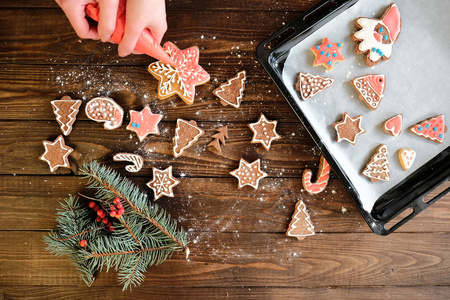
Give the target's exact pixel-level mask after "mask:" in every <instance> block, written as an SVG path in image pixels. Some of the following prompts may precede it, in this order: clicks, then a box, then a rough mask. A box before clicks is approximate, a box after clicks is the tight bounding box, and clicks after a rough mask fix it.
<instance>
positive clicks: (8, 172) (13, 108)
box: [0, 0, 450, 299]
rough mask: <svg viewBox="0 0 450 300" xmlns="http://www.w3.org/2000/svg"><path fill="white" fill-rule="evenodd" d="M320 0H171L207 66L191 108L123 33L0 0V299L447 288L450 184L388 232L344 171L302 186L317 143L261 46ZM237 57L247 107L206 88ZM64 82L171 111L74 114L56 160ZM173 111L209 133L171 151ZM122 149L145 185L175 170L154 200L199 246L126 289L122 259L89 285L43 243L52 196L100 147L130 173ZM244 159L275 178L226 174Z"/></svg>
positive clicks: (430, 291) (175, 26) (73, 92)
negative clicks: (299, 231) (315, 185)
mask: <svg viewBox="0 0 450 300" xmlns="http://www.w3.org/2000/svg"><path fill="white" fill-rule="evenodd" d="M317 2H318V1H317V0H302V1H284V0H280V1H268V0H260V1H254V0H251V1H238V0H230V1H223V0H208V1H200V0H195V1H177V0H172V1H167V8H168V11H167V14H168V24H169V30H168V32H167V34H166V36H165V39H164V40H170V41H175V42H176V43H177V45H178V46H179V47H180V48H181V49H183V48H187V47H189V46H193V45H197V46H198V47H199V48H200V50H201V56H200V64H201V65H202V66H203V67H204V68H205V69H206V70H207V71H208V72H209V73H210V74H211V82H210V83H208V84H206V85H203V86H201V87H199V88H198V89H197V91H198V96H197V97H196V101H195V103H194V104H193V105H192V106H187V105H185V104H184V103H183V102H182V101H181V100H180V99H179V98H176V97H172V98H169V99H166V100H158V99H157V98H156V87H157V81H156V80H155V79H154V78H153V77H152V76H151V75H150V74H149V73H148V72H147V66H148V64H149V63H150V62H152V60H151V59H150V58H149V57H145V56H130V57H127V58H119V57H118V56H117V55H116V53H117V46H115V45H111V44H102V43H100V42H96V41H88V40H80V39H79V38H78V37H77V36H76V35H75V33H74V31H73V29H72V28H71V26H70V24H69V22H68V21H67V19H66V17H65V16H64V14H63V13H62V11H61V10H60V9H59V8H58V7H57V6H56V4H55V3H54V1H50V0H46V1H34V0H26V1H2V2H0V33H1V34H0V52H1V53H2V55H1V57H0V172H1V175H0V176H1V179H0V180H1V188H0V299H19V298H22V297H24V298H32V299H34V298H37V299H59V298H61V299H82V298H94V299H139V298H148V299H158V298H161V299H167V298H168V297H173V298H189V299H195V298H206V297H207V298H211V299H212V298H226V297H227V298H230V299H242V298H257V299H264V298H278V299H290V298H303V299H309V298H315V299H317V298H319V299H322V298H323V299H339V298H355V299H386V298H389V299H391V298H396V299H416V298H419V299H444V298H447V299H448V297H449V295H450V286H449V285H450V272H449V270H450V251H449V245H450V226H449V225H450V214H449V212H450V198H449V197H448V196H447V197H445V198H443V199H441V200H440V201H438V202H437V203H436V204H435V205H433V206H432V207H431V208H430V209H428V210H427V211H425V212H424V213H422V214H421V215H419V216H417V217H416V218H415V219H413V220H412V221H411V222H409V223H408V224H406V225H405V226H403V227H402V228H401V229H400V230H398V232H396V233H394V234H391V235H390V236H388V237H380V236H376V235H375V234H373V233H372V232H371V231H370V229H369V227H368V226H367V225H366V223H365V221H364V220H363V218H362V217H361V215H360V214H359V212H358V211H357V209H356V207H355V205H354V204H353V203H352V201H351V199H350V198H349V196H348V195H347V194H346V192H345V190H344V188H343V186H342V184H341V183H340V181H339V180H338V179H336V178H335V177H334V178H332V179H331V180H330V182H329V186H328V187H327V189H326V191H325V192H324V193H322V194H320V195H317V196H310V195H308V194H307V193H305V192H304V191H303V190H302V185H301V174H302V171H303V170H304V169H305V168H306V167H310V168H312V169H313V171H314V172H316V171H317V166H318V162H319V156H320V152H319V151H318V149H317V148H316V147H315V145H314V143H313V141H312V140H311V138H310V137H309V135H308V133H307V132H306V130H305V129H304V128H302V126H300V125H299V122H298V121H297V119H296V117H295V115H294V113H293V112H292V111H291V109H290V108H289V106H288V105H287V103H286V102H285V100H284V99H283V97H282V96H281V95H280V93H279V92H278V90H277V88H276V86H275V85H274V84H273V83H272V82H271V80H270V79H269V77H268V76H267V75H266V73H265V72H264V70H263V68H262V67H261V66H260V64H259V63H258V62H257V59H256V56H255V49H256V46H257V45H258V43H259V42H260V41H261V40H263V39H264V38H266V37H267V36H269V34H271V33H273V32H274V31H275V30H277V29H278V28H280V27H281V26H282V25H284V24H285V23H287V22H290V21H291V20H293V19H294V18H295V17H296V16H297V15H299V13H300V12H302V11H305V10H306V9H309V8H310V7H312V6H313V5H314V4H316V3H317ZM242 69H245V70H246V71H247V72H248V82H247V88H246V92H245V94H246V95H245V98H244V102H243V104H242V107H241V108H240V109H238V110H236V109H234V108H232V107H223V106H222V105H220V104H219V102H218V100H217V98H216V97H214V96H213V95H212V90H213V89H214V88H215V87H217V86H218V85H219V84H220V83H221V82H223V81H225V80H226V79H227V78H228V77H231V76H233V75H234V74H235V73H236V72H237V71H239V70H242ZM63 95H70V96H72V97H73V98H82V99H84V100H87V99H91V98H93V97H95V96H99V95H109V96H111V97H113V98H114V99H116V101H117V102H118V103H120V104H121V105H122V107H123V108H124V110H125V111H128V110H130V109H135V110H140V109H142V107H143V106H144V105H145V104H147V103H148V104H150V106H151V107H152V109H153V110H154V111H156V112H162V113H163V114H164V115H165V117H164V121H163V122H162V123H161V126H160V127H161V135H160V136H151V137H149V138H148V139H146V140H145V141H144V142H142V143H141V142H139V140H138V139H137V137H136V136H135V134H134V133H132V132H130V131H127V130H126V129H125V126H122V127H121V128H120V129H117V130H114V131H106V130H104V129H103V126H102V124H97V123H95V122H92V121H90V120H88V119H87V117H86V115H85V113H84V112H80V114H79V115H78V119H77V121H76V123H75V126H74V130H73V132H72V133H71V134H70V136H68V137H66V143H67V144H68V145H70V146H71V147H73V148H74V149H75V152H74V153H73V154H72V155H71V157H70V161H71V169H70V170H69V169H59V170H58V171H57V172H55V173H54V174H52V173H51V172H50V171H49V168H48V165H47V164H46V163H45V162H43V161H40V160H39V159H38V158H39V156H40V155H41V154H42V153H43V150H44V149H43V146H42V140H53V139H55V138H56V137H57V136H58V135H59V134H60V129H59V126H58V124H57V122H56V121H55V116H54V114H53V112H52V109H51V105H50V101H51V100H54V99H59V98H61V96H63ZM83 108H84V106H83ZM261 112H264V113H265V114H266V116H267V117H268V118H269V119H272V120H278V121H279V125H278V128H277V129H278V132H279V134H280V135H281V136H282V139H281V140H280V141H276V142H274V144H273V146H272V148H271V150H270V151H266V150H265V149H264V148H263V147H262V146H261V145H256V144H250V139H251V136H252V133H251V131H250V130H249V129H248V127H247V124H248V123H250V122H255V121H256V120H257V118H258V116H259V114H260V113H261ZM177 118H183V119H187V120H196V121H197V122H198V124H199V125H200V127H201V128H203V129H204V130H205V132H206V134H205V135H204V136H203V137H202V138H201V139H200V141H199V142H198V143H197V144H196V145H195V146H193V147H192V148H191V149H189V150H188V151H186V153H185V155H183V156H182V157H180V158H178V159H174V158H173V156H172V154H171V147H172V137H173V135H174V127H175V122H176V120H177ZM128 121H129V116H128V114H126V117H125V120H124V124H128ZM222 125H228V126H229V131H230V132H229V134H230V138H229V139H228V140H227V141H226V142H227V143H226V145H225V147H224V150H223V152H222V153H221V154H217V153H216V152H213V151H210V150H209V148H208V147H206V144H207V143H209V142H210V141H211V139H210V136H211V135H212V134H213V133H214V129H216V128H218V127H220V126H222ZM119 151H122V152H123V151H126V152H135V153H140V154H142V155H143V156H144V157H145V160H146V162H145V166H144V168H143V170H142V171H141V172H140V173H137V174H136V175H133V176H130V178H132V180H133V181H134V182H136V183H137V184H138V185H139V186H141V187H142V188H143V189H146V190H147V191H148V192H149V193H150V192H151V191H150V190H148V189H147V188H146V187H145V183H146V182H147V181H149V180H150V179H151V168H152V167H158V168H165V167H168V166H169V165H172V166H173V170H174V175H175V176H176V177H177V178H180V179H181V184H180V185H179V186H177V187H176V188H175V198H167V197H163V198H161V199H159V200H158V202H159V204H160V205H161V206H163V207H164V208H166V209H167V210H168V211H169V212H170V213H171V214H172V216H173V217H174V218H176V219H178V220H179V221H180V223H181V224H182V226H183V227H184V228H185V229H186V230H187V231H188V239H189V242H190V243H189V247H190V249H191V255H190V257H189V260H186V259H184V257H183V256H182V255H178V254H176V255H174V256H172V258H170V259H168V260H167V261H166V262H165V263H163V264H161V265H159V266H156V267H152V268H151V269H150V270H149V271H148V273H147V276H146V279H145V281H144V282H143V284H142V286H140V287H136V288H134V289H133V291H132V292H131V293H130V292H128V291H127V292H121V286H119V284H118V282H117V278H116V274H115V272H114V271H110V272H109V273H106V272H102V273H101V274H100V275H99V276H98V278H97V279H96V281H95V282H94V284H93V286H92V287H90V288H88V287H86V286H85V284H84V283H83V282H82V281H81V279H79V278H78V275H77V272H76V270H75V268H74V267H73V266H72V264H71V262H70V261H69V260H68V259H67V257H55V256H53V255H52V254H50V253H48V252H47V251H46V250H45V247H46V245H45V244H44V242H43V236H44V235H45V234H47V233H48V232H49V231H50V230H52V229H54V228H55V212H56V209H57V208H59V207H60V205H59V202H60V201H61V200H62V199H64V198H65V197H66V196H68V195H69V194H72V195H76V194H77V193H78V192H81V191H83V189H84V184H85V182H84V181H83V180H82V179H81V178H80V176H78V175H77V171H76V170H77V166H79V165H80V164H82V163H83V162H86V161H89V160H93V159H95V160H98V161H100V162H101V163H104V164H106V165H108V166H111V167H112V168H114V169H117V170H119V171H120V172H123V173H125V172H124V171H123V166H124V164H123V163H115V162H113V161H112V156H113V154H115V153H117V152H119ZM241 157H242V158H245V159H247V160H249V161H252V160H254V159H257V158H261V160H262V162H263V168H264V171H266V172H267V173H268V174H269V178H266V179H263V180H262V181H261V185H260V188H259V189H258V190H253V189H252V188H243V189H241V190H239V189H237V180H236V179H235V178H234V177H231V176H230V175H229V172H230V171H231V170H234V169H236V168H237V166H238V163H239V159H240V158H241ZM300 199H303V201H304V202H305V203H306V205H307V207H308V209H309V212H310V214H311V219H312V221H313V223H314V225H315V227H316V235H315V236H312V237H308V238H306V239H305V240H303V241H298V240H296V239H293V238H287V237H286V236H285V231H286V228H287V226H288V223H289V220H290V217H291V215H292V213H293V209H294V205H295V203H296V201H298V200H300Z"/></svg>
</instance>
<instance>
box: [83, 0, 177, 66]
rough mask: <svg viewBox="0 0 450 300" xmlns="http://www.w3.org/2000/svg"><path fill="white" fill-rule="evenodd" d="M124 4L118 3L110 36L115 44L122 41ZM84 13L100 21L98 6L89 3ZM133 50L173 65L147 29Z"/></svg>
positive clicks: (123, 1) (122, 1)
mask: <svg viewBox="0 0 450 300" xmlns="http://www.w3.org/2000/svg"><path fill="white" fill-rule="evenodd" d="M126 2H127V1H126V0H120V1H119V8H118V10H117V19H116V28H115V30H114V32H113V34H112V36H111V41H113V42H114V43H117V44H118V43H120V41H121V40H122V37H123V33H124V31H125V17H126V16H125V7H126ZM86 13H87V14H88V16H89V17H91V18H92V19H93V20H95V21H97V22H98V20H99V19H100V7H99V6H98V3H90V4H88V5H86ZM134 50H136V51H139V52H142V53H145V54H147V55H149V56H151V57H154V58H156V59H157V60H160V61H162V62H164V63H167V64H169V65H173V61H172V59H171V58H170V57H169V56H168V55H167V53H165V52H164V50H163V48H162V47H161V46H160V45H159V44H158V43H157V42H156V40H155V38H154V37H153V35H152V34H151V33H150V31H149V30H148V29H147V28H144V30H142V32H141V35H140V36H139V39H138V41H137V43H136V47H135V48H134Z"/></svg>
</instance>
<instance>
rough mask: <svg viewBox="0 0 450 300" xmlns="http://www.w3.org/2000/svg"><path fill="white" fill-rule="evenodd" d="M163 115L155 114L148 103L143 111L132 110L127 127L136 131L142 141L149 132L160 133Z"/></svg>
mask: <svg viewBox="0 0 450 300" xmlns="http://www.w3.org/2000/svg"><path fill="white" fill-rule="evenodd" d="M162 118H163V115H158V114H153V113H152V111H151V110H150V107H149V106H148V105H147V106H145V107H144V109H143V110H141V111H136V110H130V124H128V126H127V129H128V130H131V131H134V132H136V134H137V136H138V138H139V140H140V141H141V142H142V141H143V140H144V139H145V138H146V137H147V135H149V134H159V128H158V123H159V122H160V121H161V119H162Z"/></svg>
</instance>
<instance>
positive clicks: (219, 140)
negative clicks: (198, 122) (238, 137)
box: [207, 126, 228, 152]
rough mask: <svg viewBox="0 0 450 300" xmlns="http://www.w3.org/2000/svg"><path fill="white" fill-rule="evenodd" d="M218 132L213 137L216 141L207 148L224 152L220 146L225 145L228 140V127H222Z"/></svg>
mask: <svg viewBox="0 0 450 300" xmlns="http://www.w3.org/2000/svg"><path fill="white" fill-rule="evenodd" d="M216 131H217V133H216V134H213V135H212V136H211V137H212V138H213V139H214V140H213V141H212V142H210V143H209V144H208V145H207V146H208V147H214V148H216V150H217V151H218V152H222V148H221V147H220V144H222V145H225V139H227V138H228V127H227V126H223V127H220V128H219V129H216Z"/></svg>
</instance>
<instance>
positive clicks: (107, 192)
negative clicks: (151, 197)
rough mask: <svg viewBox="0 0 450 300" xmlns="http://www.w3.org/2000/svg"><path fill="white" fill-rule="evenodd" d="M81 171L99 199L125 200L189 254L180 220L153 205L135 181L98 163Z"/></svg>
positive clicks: (82, 168)
mask: <svg viewBox="0 0 450 300" xmlns="http://www.w3.org/2000/svg"><path fill="white" fill-rule="evenodd" d="M80 171H81V173H83V174H84V175H85V176H86V178H87V179H88V182H89V184H90V185H89V187H90V188H96V189H97V197H98V198H100V199H102V200H106V201H108V200H109V201H111V199H113V198H114V197H119V198H121V199H123V200H124V201H125V202H126V204H127V205H129V206H130V207H131V208H132V209H133V210H134V211H135V212H136V213H137V214H138V215H139V216H141V217H142V218H144V219H145V220H147V221H148V222H149V223H151V224H152V225H153V226H155V227H156V228H157V229H158V230H160V231H161V232H162V233H163V234H164V235H166V236H167V237H168V238H169V239H170V240H172V241H173V242H174V243H175V244H176V245H178V246H179V247H180V248H181V249H182V251H183V252H184V253H186V255H188V253H189V248H188V247H187V246H186V244H187V242H186V233H185V231H184V230H183V229H182V228H180V230H179V231H177V223H176V221H172V220H171V219H170V216H169V215H168V214H167V213H166V212H165V211H164V210H163V209H162V208H159V207H158V205H156V204H150V203H149V201H148V200H147V196H146V195H145V194H143V193H142V192H141V191H140V190H139V189H138V188H137V187H136V186H135V185H134V184H133V183H132V182H130V181H129V180H128V179H126V178H122V177H121V176H120V174H118V173H117V172H115V171H113V170H111V169H109V168H105V167H103V166H100V165H99V164H98V163H97V162H96V161H92V162H89V163H86V164H84V165H83V166H82V167H81V170H80Z"/></svg>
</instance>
